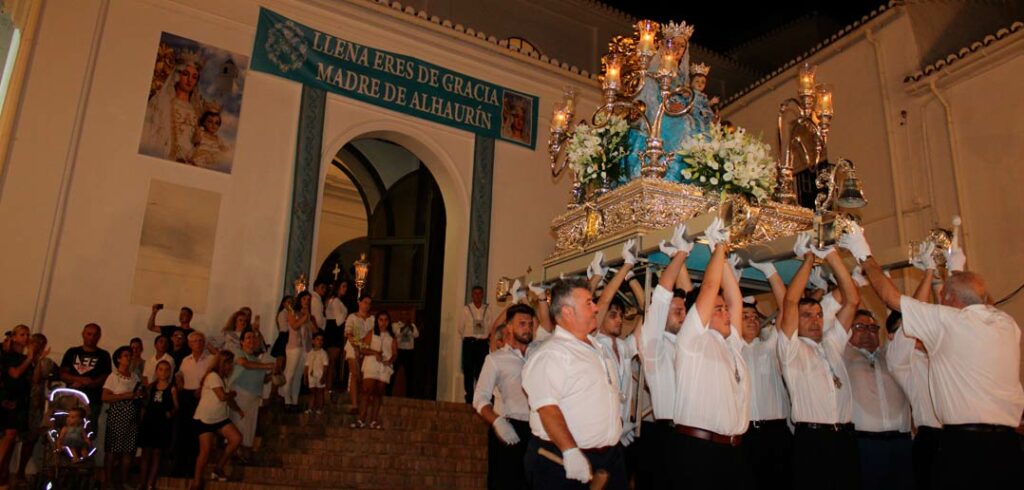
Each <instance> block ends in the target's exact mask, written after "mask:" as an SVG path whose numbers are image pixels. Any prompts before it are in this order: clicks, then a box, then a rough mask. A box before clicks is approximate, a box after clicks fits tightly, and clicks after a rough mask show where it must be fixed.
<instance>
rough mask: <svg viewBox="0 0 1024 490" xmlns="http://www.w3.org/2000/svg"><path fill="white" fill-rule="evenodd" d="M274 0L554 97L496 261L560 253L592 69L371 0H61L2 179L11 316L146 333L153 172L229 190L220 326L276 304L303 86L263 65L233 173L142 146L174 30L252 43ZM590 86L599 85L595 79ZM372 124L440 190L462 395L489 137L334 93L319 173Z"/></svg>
mask: <svg viewBox="0 0 1024 490" xmlns="http://www.w3.org/2000/svg"><path fill="white" fill-rule="evenodd" d="M260 5H264V6H267V7H268V8H271V9H274V10H277V11H279V12H281V13H282V14H284V15H286V16H289V17H292V18H294V19H296V20H298V21H299V22H302V23H305V24H307V25H315V26H318V27H320V28H322V29H324V30H325V31H328V32H337V33H338V34H339V35H343V36H345V37H346V38H348V39H350V40H353V41H356V42H361V43H366V44H368V45H372V46H375V47H379V48H382V49H387V50H391V51H395V52H399V53H402V54H407V55H411V56H415V57H418V58H422V59H425V60H428V61H430V62H432V63H435V64H438V65H441V66H444V67H447V68H450V69H453V70H456V71H460V72H463V73H467V74H469V75H472V76H474V77H477V78H480V79H483V80H489V81H492V82H494V83H499V84H502V85H505V86H508V87H510V88H513V89H515V90H519V91H522V92H525V93H530V94H535V95H538V96H540V97H541V115H540V117H539V119H540V126H541V127H540V128H539V130H540V133H541V134H540V136H539V137H538V143H539V144H538V149H537V150H535V151H530V150H528V149H524V148H522V147H519V146H516V145H512V144H509V143H502V142H498V143H497V144H496V149H495V153H496V155H495V160H496V161H495V184H494V191H495V193H496V195H495V197H494V214H493V220H492V237H491V238H492V249H491V262H490V270H489V273H490V275H491V277H492V278H493V277H497V276H498V275H500V274H506V273H507V272H506V271H508V270H519V269H522V268H525V264H528V263H537V262H538V261H539V260H540V259H542V258H543V257H544V256H546V254H547V253H549V251H550V250H551V248H552V239H551V238H550V236H549V235H548V233H547V230H548V223H550V220H551V218H552V217H553V216H554V215H555V214H557V213H559V212H561V211H562V210H563V209H564V206H563V203H564V202H565V198H566V192H567V187H566V183H565V182H560V183H559V184H558V185H553V184H552V179H551V177H550V174H549V172H548V170H547V155H546V149H545V147H544V140H545V136H544V131H546V121H547V119H548V116H547V114H548V113H549V112H550V107H551V105H552V103H553V98H554V97H557V96H558V95H559V94H560V92H561V88H562V87H563V86H564V85H566V84H575V85H577V86H578V87H584V86H589V87H593V86H594V85H593V84H592V83H591V82H590V81H589V80H586V79H583V78H582V77H579V76H577V75H572V74H571V73H569V72H567V71H564V70H560V69H557V68H555V67H552V66H551V65H549V64H545V63H541V62H540V61H538V60H533V59H529V58H524V57H522V56H520V55H517V54H513V53H509V52H508V51H507V50H504V49H499V48H498V47H497V46H495V45H492V44H490V43H487V42H485V41H481V40H478V39H474V38H470V37H468V36H466V35H465V34H462V33H457V32H455V31H453V30H451V29H449V28H444V27H442V26H438V25H435V24H431V23H429V22H426V21H422V20H421V19H416V18H415V17H411V16H408V15H406V14H402V13H399V12H395V11H393V10H391V9H390V8H387V7H381V6H378V5H377V4H375V3H372V2H367V1H361V0H356V1H353V2H323V1H319V0H306V1H301V2H295V1H283V0H282V1H268V2H259V3H257V2H255V1H246V2H241V1H233V0H218V1H199V0H179V1H170V0H140V1H133V2H123V1H103V0H81V1H79V0H52V1H50V2H47V5H46V8H45V9H44V12H43V17H42V20H41V25H40V35H39V42H38V44H37V45H36V46H35V49H34V51H33V59H32V63H31V64H30V67H31V68H30V71H29V75H28V77H29V78H28V83H27V84H26V89H25V91H24V93H23V94H22V95H21V104H22V111H21V115H20V118H19V120H18V121H17V125H16V133H15V134H14V143H13V147H12V152H11V157H10V160H9V162H8V163H9V164H8V165H7V166H6V167H5V172H6V173H5V176H4V180H3V182H2V188H0V193H2V194H0V234H2V236H4V237H5V240H4V242H3V244H2V245H0V250H2V252H3V253H0V277H4V278H5V281H4V282H3V284H4V286H3V291H2V294H0V322H2V323H3V324H5V325H8V326H12V325H14V324H17V323H26V324H29V325H31V326H32V327H33V329H34V330H36V331H42V332H44V333H46V334H47V335H48V336H50V337H51V344H52V346H53V350H54V355H59V354H60V353H61V352H62V351H63V350H64V349H66V348H67V347H69V346H72V345H75V344H77V343H78V342H79V332H80V329H81V327H82V325H84V324H85V323H87V322H97V323H99V324H101V325H102V326H103V327H104V340H103V341H102V345H103V346H105V347H107V348H108V349H111V350H112V349H113V348H115V347H116V346H118V345H121V344H124V343H126V342H127V340H128V339H129V338H131V337H133V336H139V335H144V334H145V323H146V318H147V317H148V314H149V309H148V308H147V307H144V306H133V305H131V304H130V292H131V288H132V283H131V280H132V275H133V272H134V267H135V260H136V255H137V249H138V243H139V236H140V233H141V227H142V218H143V212H144V209H145V200H146V195H147V190H148V188H149V183H150V181H151V180H153V179H159V180H164V181H168V182H171V183H175V184H179V185H184V186H189V187H195V188H198V189H203V190H207V191H211V192H216V193H218V194H220V195H221V208H220V212H219V214H220V217H219V220H218V226H217V235H216V245H215V250H214V259H213V266H212V269H211V278H210V294H209V298H208V304H209V307H208V308H207V310H206V311H200V312H197V316H196V321H195V323H196V324H197V325H198V326H199V327H200V328H201V329H203V330H206V331H207V332H214V331H216V330H219V329H220V327H221V326H222V325H223V323H224V321H225V319H226V318H227V316H228V315H229V314H230V313H231V312H232V311H233V310H235V309H237V308H238V307H239V306H242V305H249V306H251V307H252V308H253V309H254V310H255V311H256V312H257V313H261V314H262V316H263V318H264V319H270V318H273V315H272V313H273V311H274V310H275V309H276V305H277V302H278V300H279V296H280V284H281V283H282V282H283V280H284V278H283V277H281V276H282V271H283V268H284V260H285V254H286V252H287V233H288V222H289V207H290V203H291V193H292V179H293V172H294V170H293V168H294V167H293V165H294V154H295V141H296V127H297V117H298V108H299V99H300V93H301V90H300V86H299V85H298V84H296V83H293V82H290V81H286V80H283V79H279V78H275V77H271V76H268V75H264V74H261V73H255V72H250V73H249V76H248V80H247V82H246V90H245V94H244V99H243V104H242V115H241V122H240V127H239V134H238V140H237V149H236V156H235V163H234V168H233V171H232V173H231V174H230V175H225V174H220V173H216V172H209V171H203V170H200V169H196V168H191V167H187V166H184V165H180V164H176V163H172V162H167V161H162V160H157V159H153V158H149V157H145V156H141V155H139V154H138V153H137V147H138V138H139V134H140V131H141V126H142V120H143V114H144V112H145V108H146V94H147V90H148V86H149V80H150V77H151V75H152V63H153V56H154V53H155V49H156V46H157V42H158V39H159V36H160V33H161V31H167V32H171V33H174V34H177V35H181V36H184V37H188V38H191V39H195V40H197V41H200V42H203V43H207V44H211V45H214V46H218V47H221V48H224V49H228V50H230V51H234V52H238V53H244V54H249V53H251V47H252V40H253V36H254V34H255V24H256V20H257V15H258V8H259V6H260ZM590 98H591V99H592V100H596V89H593V93H591V94H590ZM360 137H378V138H383V139H387V140H389V141H393V142H395V143H398V144H400V145H402V146H404V147H405V148H407V149H408V150H409V151H411V152H412V153H413V154H415V155H416V156H417V157H418V158H419V159H420V160H422V161H423V162H424V164H425V165H426V166H427V167H428V168H429V169H430V171H431V172H432V173H433V175H434V177H435V179H436V180H437V182H438V184H439V186H440V188H441V190H442V194H443V197H444V201H445V206H446V211H447V222H448V230H447V238H446V247H445V272H444V279H443V281H444V288H445V292H444V299H443V301H444V305H443V308H442V312H441V318H442V322H443V324H442V326H441V330H442V335H443V336H444V338H443V339H442V342H441V354H440V355H441V361H440V367H439V392H438V396H439V398H441V399H449V400H455V399H459V398H461V396H462V394H461V386H462V384H461V379H460V378H461V374H459V345H460V344H459V339H457V338H455V336H454V321H455V320H454V319H455V313H456V311H457V309H458V308H459V307H460V305H461V304H462V301H463V298H464V296H465V287H466V285H465V276H466V266H465V264H466V250H467V245H468V237H467V233H468V229H469V222H468V216H469V199H470V195H471V190H472V189H471V185H472V178H471V177H472V165H473V145H474V137H473V135H472V134H470V133H468V132H464V131H460V130H455V129H451V128H448V127H446V126H442V125H439V124H436V123H431V122H426V121H423V120H419V119H413V118H411V117H408V116H405V115H401V114H398V113H395V112H390V111H387V110H384V109H380V108H377V107H374V106H370V105H367V104H363V103H359V102H356V101H353V100H350V99H346V98H343V97H340V96H335V95H329V96H328V100H327V114H326V118H325V129H324V139H323V142H324V147H323V151H324V152H323V165H322V170H321V184H322V182H323V178H324V175H325V174H326V169H327V166H328V164H329V161H330V159H331V158H332V157H333V156H334V155H335V154H336V153H337V151H338V150H339V149H340V148H341V147H342V146H343V145H344V144H345V143H347V142H349V141H351V140H353V139H356V138H360ZM321 192H322V186H321ZM318 211H319V210H318ZM514 245H515V246H514ZM324 247H326V245H323V246H318V247H317V248H318V250H314V254H313V255H314V257H317V256H318V255H319V254H320V253H321V252H323V251H322V250H319V248H324ZM324 253H326V252H324ZM316 265H318V264H311V267H315V266H316ZM177 306H180V305H173V304H167V310H168V311H171V312H172V313H165V314H163V315H161V317H160V318H159V321H160V322H166V323H171V322H173V321H174V320H175V315H174V313H173V311H174V310H175V309H176V307H177ZM267 323H269V322H267Z"/></svg>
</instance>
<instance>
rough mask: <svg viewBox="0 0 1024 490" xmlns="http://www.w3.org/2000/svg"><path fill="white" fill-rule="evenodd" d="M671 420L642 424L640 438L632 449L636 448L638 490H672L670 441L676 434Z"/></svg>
mask: <svg viewBox="0 0 1024 490" xmlns="http://www.w3.org/2000/svg"><path fill="white" fill-rule="evenodd" d="M672 427H673V424H672V421H671V420H659V421H657V422H641V423H640V437H639V438H637V440H636V441H634V442H633V444H631V445H630V447H633V446H636V452H637V457H638V461H637V465H636V488H637V490H666V489H668V488H672V485H671V479H670V478H669V476H670V472H669V471H666V469H667V468H671V466H669V464H668V463H669V458H668V448H669V441H670V438H671V437H672V435H673V434H674V432H675V429H673V428H672Z"/></svg>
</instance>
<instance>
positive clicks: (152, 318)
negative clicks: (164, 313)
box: [146, 303, 164, 333]
mask: <svg viewBox="0 0 1024 490" xmlns="http://www.w3.org/2000/svg"><path fill="white" fill-rule="evenodd" d="M163 307H164V305H161V304H159V303H157V304H155V305H153V308H152V310H151V311H150V312H149V321H148V322H146V328H147V329H148V330H149V331H150V332H157V333H160V327H158V326H156V314H157V313H158V312H159V311H160V310H161V309H163Z"/></svg>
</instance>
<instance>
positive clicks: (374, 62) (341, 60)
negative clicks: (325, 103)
mask: <svg viewBox="0 0 1024 490" xmlns="http://www.w3.org/2000/svg"><path fill="white" fill-rule="evenodd" d="M250 66H251V68H252V69H253V70H256V71H261V72H264V73H270V74H273V75H277V76H280V77H284V78H288V79H290V80H294V81H296V82H300V83H303V84H306V85H309V86H312V87H317V88H321V89H324V90H326V91H329V92H334V93H337V94H341V95H344V96H346V97H351V98H353V99H357V100H361V101H364V102H368V103H370V104H374V105H378V106H381V107H386V108H388V109H392V110H396V111H399V112H402V113H405V114H409V115H411V116H416V117H420V118H423V119H427V120H430V121H435V122H439V123H441V124H445V125H447V126H452V127H456V128H459V129H464V130H466V131H472V132H474V133H477V134H481V135H484V136H490V137H493V138H497V139H501V140H504V141H510V142H512V143H516V144H519V145H523V146H527V147H530V148H534V146H535V145H536V142H537V131H536V128H537V108H538V102H539V101H538V98H537V97H535V96H532V95H527V94H523V93H519V92H516V91H513V90H509V89H507V88H505V87H502V86H499V85H495V84H493V83H489V82H485V81H483V80H479V79H476V78H473V77H470V76H467V75H463V74H461V73H457V72H454V71H451V70H448V69H446V68H442V67H440V66H437V65H434V64H432V63H427V62H426V61H423V60H419V59H416V58H413V57H410V56H404V55H400V54H395V53H390V52H387V51H382V50H379V49H376V48H371V47H369V46H363V45H361V44H356V43H353V42H350V41H346V40H344V39H341V38H339V37H336V36H334V35H332V34H327V33H324V32H321V31H318V30H316V29H314V28H312V27H309V26H305V25H302V24H299V23H297V22H295V21H293V20H291V19H288V18H287V17H284V16H281V15H279V14H277V13H275V12H272V11H270V10H267V9H265V8H261V9H260V20H259V25H258V27H257V29H256V44H255V46H254V47H253V54H252V63H251V65H250Z"/></svg>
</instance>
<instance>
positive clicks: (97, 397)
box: [60, 323, 111, 421]
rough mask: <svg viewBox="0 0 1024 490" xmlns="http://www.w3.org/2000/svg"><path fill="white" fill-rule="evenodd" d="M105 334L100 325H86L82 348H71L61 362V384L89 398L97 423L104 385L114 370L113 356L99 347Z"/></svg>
mask: <svg viewBox="0 0 1024 490" xmlns="http://www.w3.org/2000/svg"><path fill="white" fill-rule="evenodd" d="M102 335H103V330H102V329H101V328H100V326H99V325H97V324H95V323H90V324H88V325H86V326H85V328H83V329H82V345H80V346H78V347H72V348H70V349H68V350H67V352H65V353H64V358H63V359H62V360H61V361H60V379H61V381H64V382H65V383H67V384H68V387H69V388H74V389H76V390H80V391H82V393H85V394H86V396H88V397H89V408H90V410H91V411H92V414H91V417H93V420H94V421H95V420H96V417H97V416H98V415H99V409H100V407H101V406H102V405H103V403H102V401H101V397H102V395H103V383H104V382H105V381H106V380H107V375H108V374H110V371H111V362H110V353H109V352H107V351H105V350H103V349H100V348H99V347H98V346H97V345H98V344H99V342H100V337H101V336H102Z"/></svg>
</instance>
